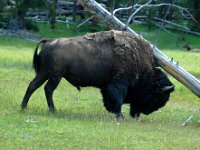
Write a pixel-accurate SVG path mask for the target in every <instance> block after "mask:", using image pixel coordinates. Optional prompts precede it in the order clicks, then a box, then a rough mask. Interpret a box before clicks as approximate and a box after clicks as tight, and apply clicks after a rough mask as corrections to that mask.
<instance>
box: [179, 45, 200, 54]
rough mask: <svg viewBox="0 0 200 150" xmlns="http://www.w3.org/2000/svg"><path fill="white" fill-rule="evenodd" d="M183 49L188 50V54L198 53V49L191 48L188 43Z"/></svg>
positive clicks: (199, 50) (199, 51)
mask: <svg viewBox="0 0 200 150" xmlns="http://www.w3.org/2000/svg"><path fill="white" fill-rule="evenodd" d="M183 48H186V49H187V50H188V52H196V53H200V48H199V49H198V48H191V46H190V45H189V43H186V44H185V45H184V46H183Z"/></svg>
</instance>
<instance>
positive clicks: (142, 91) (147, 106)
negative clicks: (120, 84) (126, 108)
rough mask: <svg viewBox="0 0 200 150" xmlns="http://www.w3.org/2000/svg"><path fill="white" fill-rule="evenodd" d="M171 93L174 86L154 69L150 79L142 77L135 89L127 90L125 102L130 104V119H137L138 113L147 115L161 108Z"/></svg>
mask: <svg viewBox="0 0 200 150" xmlns="http://www.w3.org/2000/svg"><path fill="white" fill-rule="evenodd" d="M173 91H174V85H173V84H172V83H171V82H170V80H169V79H168V78H167V76H166V75H165V74H164V73H163V72H162V71H161V70H160V69H158V68H156V69H155V74H154V75H153V76H152V78H150V79H149V78H146V79H145V77H143V79H142V80H141V82H140V83H139V85H138V86H137V87H135V88H129V89H128V92H127V96H126V98H125V102H127V103H130V114H131V116H132V117H139V115H140V113H143V114H146V115H148V114H150V113H152V112H153V111H156V110H158V109H159V108H161V107H163V106H164V105H165V104H166V102H167V101H168V100H169V97H170V93H171V92H173Z"/></svg>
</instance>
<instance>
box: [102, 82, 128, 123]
mask: <svg viewBox="0 0 200 150" xmlns="http://www.w3.org/2000/svg"><path fill="white" fill-rule="evenodd" d="M126 91H127V88H126V86H121V85H117V84H109V85H107V86H106V87H105V88H102V89H101V93H102V96H103V102H104V106H105V107H106V110H107V111H109V112H111V113H115V114H116V119H117V121H119V120H120V119H123V115H122V113H121V107H122V105H123V99H124V95H126Z"/></svg>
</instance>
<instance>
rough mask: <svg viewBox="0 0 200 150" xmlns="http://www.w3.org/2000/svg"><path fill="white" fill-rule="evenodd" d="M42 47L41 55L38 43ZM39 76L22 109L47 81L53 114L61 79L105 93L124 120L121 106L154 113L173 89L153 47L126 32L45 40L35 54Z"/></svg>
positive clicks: (136, 113) (105, 100) (108, 105)
mask: <svg viewBox="0 0 200 150" xmlns="http://www.w3.org/2000/svg"><path fill="white" fill-rule="evenodd" d="M40 44H42V47H41V51H40V53H39V54H38V48H39V45H40ZM33 67H34V69H35V72H36V76H35V78H34V79H33V80H32V81H31V82H30V84H29V86H28V88H27V91H26V93H25V96H24V98H23V101H22V103H21V107H22V109H24V108H26V107H27V103H28V100H29V98H30V96H31V94H32V93H33V92H34V91H35V90H36V89H37V88H39V87H40V86H41V85H42V84H43V83H44V82H45V81H47V83H46V85H45V87H44V90H45V95H46V99H47V104H48V107H49V110H50V111H52V112H54V111H55V107H54V103H53V98H52V95H53V92H54V90H55V89H56V87H57V86H58V84H59V82H60V81H61V78H65V79H66V80H67V81H68V82H69V83H71V84H72V85H73V86H75V87H76V88H77V89H78V90H80V88H81V87H86V86H93V87H97V88H99V89H100V90H101V94H102V97H103V103H104V106H105V108H106V110H107V111H109V112H112V113H114V114H115V115H116V118H117V119H119V118H122V117H123V115H122V113H121V107H122V105H123V104H125V103H128V104H130V115H131V116H132V117H139V115H140V113H143V114H150V113H152V112H153V111H156V110H158V109H159V108H161V107H163V106H164V105H165V104H166V102H167V101H168V99H169V97H170V93H171V92H172V91H174V85H173V84H172V83H171V82H170V80H169V79H168V78H167V76H166V75H165V74H164V73H163V72H162V71H161V69H159V67H158V65H157V63H156V60H155V58H154V57H153V50H152V48H151V47H150V44H149V43H148V42H147V41H146V40H144V39H143V38H142V37H136V36H134V35H132V34H130V33H128V32H125V31H115V30H111V31H104V32H97V33H91V34H86V35H84V36H79V37H72V38H56V39H44V40H42V41H40V42H39V43H38V45H37V47H36V49H35V52H34V56H33Z"/></svg>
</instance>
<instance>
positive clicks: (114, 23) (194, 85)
mask: <svg viewBox="0 0 200 150" xmlns="http://www.w3.org/2000/svg"><path fill="white" fill-rule="evenodd" d="M78 2H79V3H80V4H81V5H82V6H83V7H85V8H86V9H87V10H88V11H90V12H91V13H96V14H98V15H99V16H100V17H101V18H102V19H103V20H105V22H106V23H108V24H109V25H110V26H111V27H112V28H113V29H117V30H125V31H128V32H130V33H132V34H134V35H136V36H140V35H138V34H137V33H136V32H134V31H133V30H132V29H131V28H129V27H127V26H126V25H125V24H124V23H122V22H121V21H120V20H119V19H117V18H116V17H115V16H113V15H112V14H111V13H110V12H108V11H107V10H106V9H105V8H103V7H102V6H101V5H100V4H98V3H97V2H96V1H95V0H78ZM141 38H142V37H141ZM151 47H152V49H153V53H154V57H155V58H156V59H157V62H158V64H159V65H160V66H161V67H162V68H163V69H164V70H166V71H167V72H168V73H169V74H171V75H172V76H173V77H174V78H176V79H177V80H178V81H179V82H181V83H182V84H184V85H185V86H186V87H187V88H188V89H190V90H191V91H192V92H193V93H194V94H195V95H196V96H198V97H200V81H199V80H198V79H196V78H195V77H194V76H193V75H191V74H190V73H188V72H187V71H186V70H184V69H183V68H182V67H180V66H178V65H177V64H175V63H174V62H173V61H171V60H170V59H169V58H168V57H167V56H166V55H164V54H163V53H162V52H161V51H160V50H159V49H158V48H157V47H156V46H154V45H153V44H151Z"/></svg>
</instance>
